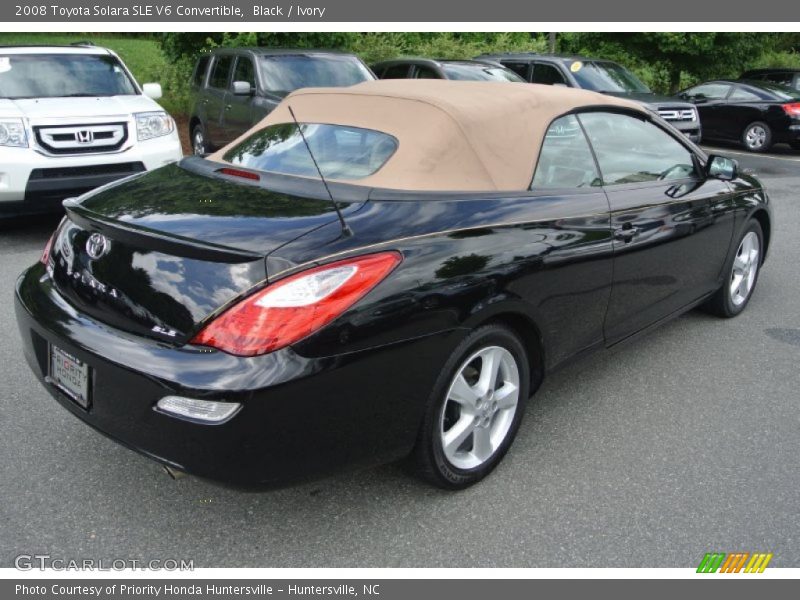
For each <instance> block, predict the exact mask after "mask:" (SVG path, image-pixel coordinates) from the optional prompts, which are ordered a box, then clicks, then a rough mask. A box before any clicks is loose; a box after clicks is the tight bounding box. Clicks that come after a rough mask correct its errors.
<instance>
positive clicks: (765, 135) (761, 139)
mask: <svg viewBox="0 0 800 600" xmlns="http://www.w3.org/2000/svg"><path fill="white" fill-rule="evenodd" d="M742 144H743V145H744V147H745V148H746V149H747V150H749V151H750V152H766V151H767V150H769V149H770V148H771V147H772V130H771V129H770V128H769V125H767V124H766V123H763V122H762V121H755V122H754V123H750V125H748V126H747V127H745V128H744V132H742Z"/></svg>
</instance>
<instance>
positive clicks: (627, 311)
mask: <svg viewBox="0 0 800 600" xmlns="http://www.w3.org/2000/svg"><path fill="white" fill-rule="evenodd" d="M579 118H580V120H581V123H582V125H583V126H584V128H585V129H586V132H587V135H588V136H589V140H590V142H591V144H592V148H593V149H594V152H595V156H596V158H597V161H598V166H599V169H600V173H601V176H602V178H603V186H604V189H605V191H606V194H607V196H608V201H609V204H610V208H611V228H612V230H613V232H614V278H613V286H612V291H611V299H610V301H609V306H608V313H607V315H606V320H605V336H606V342H607V343H608V344H612V343H614V342H616V341H619V340H621V339H623V338H625V337H627V336H629V335H631V334H633V333H636V332H637V331H639V330H641V329H643V328H645V327H647V326H648V325H651V324H653V323H656V322H657V321H659V320H661V319H663V318H665V317H667V316H669V315H671V314H673V313H675V312H676V311H678V310H680V309H682V308H684V307H686V306H687V305H689V304H691V303H692V302H693V301H695V300H698V299H699V298H701V297H703V296H704V295H707V294H709V293H710V292H713V291H714V290H715V289H716V288H717V287H718V285H719V284H720V279H719V278H720V277H721V273H722V268H723V264H724V262H725V259H726V257H727V254H728V249H729V246H730V242H731V236H732V235H733V211H732V196H731V189H730V187H729V186H728V184H726V183H725V182H723V181H720V180H718V179H713V178H707V177H705V175H704V174H702V172H701V165H700V164H699V160H700V157H697V156H696V155H695V154H694V152H693V151H692V150H690V149H689V148H688V147H687V146H686V145H685V144H684V142H683V140H681V139H680V137H679V136H675V135H674V134H673V133H671V132H668V131H667V130H666V129H663V128H662V127H661V126H660V125H658V124H657V123H655V122H653V121H650V120H649V119H648V118H647V117H645V116H643V115H637V114H635V113H623V112H589V113H584V114H581V115H580V117H579Z"/></svg>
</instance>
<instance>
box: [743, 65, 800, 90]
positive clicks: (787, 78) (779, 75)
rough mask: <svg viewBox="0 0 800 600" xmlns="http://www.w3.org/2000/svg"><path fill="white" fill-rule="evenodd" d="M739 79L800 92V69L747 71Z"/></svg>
mask: <svg viewBox="0 0 800 600" xmlns="http://www.w3.org/2000/svg"><path fill="white" fill-rule="evenodd" d="M739 79H745V80H748V81H768V82H771V83H778V84H780V85H785V86H786V87H790V88H792V89H795V90H798V91H800V69H791V68H772V69H753V70H752V71H745V72H744V73H742V74H741V75H739Z"/></svg>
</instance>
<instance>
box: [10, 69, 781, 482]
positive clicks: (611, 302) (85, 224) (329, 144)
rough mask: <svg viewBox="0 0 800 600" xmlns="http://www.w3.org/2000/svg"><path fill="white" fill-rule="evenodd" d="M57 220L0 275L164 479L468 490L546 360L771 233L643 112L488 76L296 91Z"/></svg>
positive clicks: (755, 266) (720, 266) (713, 303)
mask: <svg viewBox="0 0 800 600" xmlns="http://www.w3.org/2000/svg"><path fill="white" fill-rule="evenodd" d="M320 175H322V176H323V177H324V179H323V178H321V177H320ZM66 209H67V216H66V218H65V219H64V220H63V222H62V223H61V224H60V226H59V227H58V229H57V231H56V232H55V233H54V235H53V237H52V238H51V241H50V243H49V244H48V245H47V248H46V249H45V251H44V255H43V256H42V260H41V262H40V263H38V264H36V265H34V266H33V267H31V268H30V269H29V270H27V271H26V272H25V273H23V274H22V275H21V277H20V278H19V280H18V281H17V285H16V311H17V318H18V322H19V326H20V331H21V334H22V338H23V340H24V348H25V355H26V358H27V360H28V362H29V364H30V366H31V368H32V369H33V371H34V373H35V374H36V375H37V377H38V378H39V379H40V381H41V382H42V384H43V385H44V386H45V388H46V389H47V390H48V391H49V392H50V393H51V394H52V395H53V396H54V397H55V398H56V400H58V402H59V403H61V404H62V405H63V406H64V407H66V408H67V409H68V410H69V411H70V412H71V413H72V414H74V415H75V416H77V417H79V418H80V419H82V420H84V421H85V422H86V423H88V424H89V425H91V426H92V427H94V428H96V429H97V430H99V431H101V432H103V433H105V434H106V435H108V436H110V437H111V438H113V439H115V440H117V441H118V442H120V443H122V444H124V445H126V446H128V447H130V448H133V449H135V450H138V451H139V452H142V453H144V454H146V455H147V456H150V457H152V458H154V459H155V460H157V461H159V462H161V463H163V464H164V465H166V466H167V467H168V468H169V469H174V470H179V471H188V472H190V473H194V474H196V475H198V476H202V477H207V478H211V479H216V480H222V481H226V482H229V483H234V484H263V485H274V484H277V483H281V482H286V481H290V480H293V479H298V478H301V477H308V476H311V475H319V474H322V473H325V472H328V471H330V470H332V469H334V468H337V467H340V466H342V465H356V464H370V463H373V464H374V463H378V462H383V461H390V460H395V459H399V458H402V457H410V461H409V462H410V464H413V465H414V466H415V468H416V470H417V472H419V473H420V474H421V475H423V476H424V477H425V478H427V479H428V480H430V481H431V482H433V483H435V484H437V485H440V486H443V487H446V488H460V487H464V486H466V485H469V484H471V483H474V482H475V481H477V480H479V479H480V478H482V477H483V476H484V475H486V474H487V473H488V472H489V471H491V469H492V468H493V467H494V466H495V465H496V464H497V463H498V462H499V461H500V459H501V458H502V457H503V455H504V454H505V452H506V451H507V450H508V448H509V446H510V445H511V442H512V440H513V438H514V436H515V434H516V432H517V429H518V427H519V424H520V419H521V418H522V412H523V408H524V404H525V402H526V401H527V399H528V398H529V397H530V396H531V395H532V394H533V393H534V392H535V391H536V389H537V387H538V386H539V385H540V384H541V382H542V379H543V377H545V376H546V374H547V373H549V372H552V371H553V370H555V369H557V368H559V367H560V366H562V365H564V364H566V363H567V362H568V361H569V360H571V359H573V358H575V357H578V356H580V355H583V354H586V353H587V352H589V351H591V350H595V349H599V348H603V347H607V346H612V345H614V344H617V343H619V342H621V341H623V340H627V339H629V338H631V336H634V335H635V334H638V333H640V332H642V331H645V330H647V329H649V328H651V327H653V326H655V325H658V324H659V323H662V322H664V321H666V320H667V319H670V318H672V317H675V316H677V315H679V314H681V313H682V312H684V311H686V310H689V309H691V308H692V307H694V306H697V305H700V304H704V305H705V306H706V307H707V308H708V309H709V310H711V311H713V312H715V313H717V314H719V315H721V316H723V317H732V316H734V315H736V314H738V313H740V312H741V311H742V310H743V309H744V308H745V306H746V305H747V303H748V301H749V299H750V297H751V295H752V292H753V289H754V287H755V285H756V282H757V278H758V273H759V269H760V267H761V265H762V263H763V261H764V258H765V256H766V253H767V248H768V245H769V239H770V231H771V225H770V207H769V204H768V200H767V196H766V194H765V193H764V190H763V189H762V187H761V185H760V184H759V183H758V182H757V181H756V180H755V179H753V178H752V177H750V176H747V175H744V174H741V173H738V172H737V168H736V164H735V162H733V161H731V160H730V159H727V158H723V157H719V156H717V157H709V156H706V155H705V154H704V153H703V152H702V151H701V150H700V149H698V148H697V147H696V146H694V145H692V144H691V142H689V141H688V140H686V138H684V137H683V136H681V135H680V134H679V133H678V132H677V131H676V130H675V129H673V128H672V127H671V126H670V125H668V124H667V123H666V122H664V121H663V120H661V119H660V118H659V117H658V116H657V115H654V114H652V113H651V112H650V111H648V110H646V109H644V108H642V107H641V106H640V105H638V104H635V103H633V102H629V101H626V100H622V99H617V98H612V97H609V96H604V95H601V94H597V93H594V92H587V91H582V90H572V89H566V88H558V87H545V86H523V85H520V86H509V85H505V84H503V83H489V82H450V81H417V82H409V81H377V82H370V83H364V84H360V85H357V86H354V87H351V88H336V89H334V88H330V89H314V90H312V89H306V90H300V91H298V92H295V93H293V94H291V95H290V96H288V97H287V98H286V99H285V100H284V101H283V102H282V103H281V104H280V105H279V106H278V107H277V108H276V110H275V111H273V112H272V113H271V114H270V115H269V116H268V117H267V118H266V119H265V120H264V121H262V122H261V123H260V124H259V125H258V126H256V127H255V128H253V129H252V130H251V131H250V132H248V133H247V134H246V135H245V136H244V137H242V138H241V139H239V140H237V141H236V142H234V143H233V144H231V145H229V146H227V147H225V148H223V149H222V150H221V151H220V152H218V153H217V154H215V155H212V156H210V157H208V158H207V159H203V158H200V157H192V158H187V159H185V160H184V161H183V162H181V163H180V164H177V165H172V166H167V167H164V168H162V169H160V170H157V171H153V172H150V173H145V174H141V175H136V176H133V177H131V178H129V179H127V180H125V181H123V182H121V183H116V184H111V185H109V186H106V187H105V188H101V189H98V190H95V191H93V192H91V193H89V194H86V195H85V196H83V197H81V198H79V199H78V200H75V201H67V203H66ZM623 393H624V392H623Z"/></svg>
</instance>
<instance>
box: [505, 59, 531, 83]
mask: <svg viewBox="0 0 800 600" xmlns="http://www.w3.org/2000/svg"><path fill="white" fill-rule="evenodd" d="M502 62H503V66H504V67H506V68H507V69H511V70H512V71H514V73H516V74H517V75H519V76H520V77H522V78H523V79H524V80H525V81H528V70H529V68H530V65H529V64H528V63H524V62H510V61H505V60H504V61H502Z"/></svg>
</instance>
